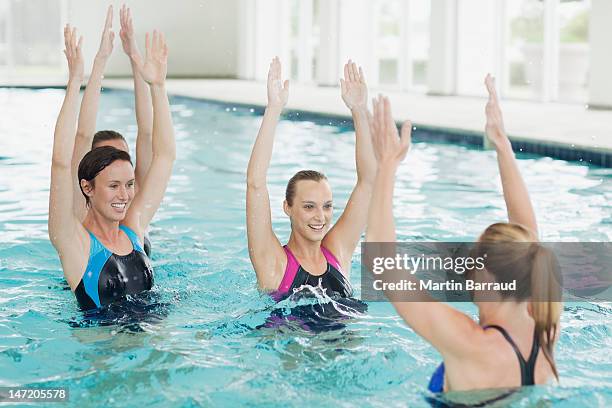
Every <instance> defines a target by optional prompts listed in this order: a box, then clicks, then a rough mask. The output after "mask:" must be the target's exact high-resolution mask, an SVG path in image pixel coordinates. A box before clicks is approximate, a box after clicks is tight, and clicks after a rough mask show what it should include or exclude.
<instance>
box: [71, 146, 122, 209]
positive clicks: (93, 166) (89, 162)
mask: <svg viewBox="0 0 612 408" xmlns="http://www.w3.org/2000/svg"><path fill="white" fill-rule="evenodd" d="M117 160H123V161H126V162H129V163H130V164H132V159H131V158H130V154H129V153H128V152H126V151H124V150H119V149H117V148H114V147H113V146H102V147H96V148H95V149H93V150H91V151H89V152H88V153H87V154H86V155H85V156H84V157H83V159H82V160H81V162H80V163H79V171H78V176H79V187H80V188H81V193H83V195H84V196H85V203H86V205H87V206H88V207H89V206H90V202H89V197H88V196H87V194H85V191H83V187H82V186H81V180H85V181H88V182H89V183H91V186H92V187H93V186H94V179H95V178H96V176H97V175H98V174H99V173H100V172H101V171H102V170H104V169H105V168H107V167H108V166H110V165H111V164H112V163H114V162H116V161H117Z"/></svg>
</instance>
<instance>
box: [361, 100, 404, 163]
mask: <svg viewBox="0 0 612 408" xmlns="http://www.w3.org/2000/svg"><path fill="white" fill-rule="evenodd" d="M372 104H373V109H374V113H373V117H372V120H371V122H370V132H371V134H372V147H373V148H374V155H375V156H376V160H377V161H378V166H379V167H380V166H381V165H383V164H391V165H394V166H397V165H398V164H399V163H400V162H401V161H402V160H404V158H405V157H406V153H408V150H409V149H410V137H411V135H412V123H411V122H410V121H409V120H407V121H406V122H404V124H403V125H402V137H401V138H400V137H399V135H398V133H397V126H396V124H395V121H394V120H393V115H392V114H391V104H390V103H389V99H388V98H386V97H382V96H380V95H379V96H378V99H374V100H373V101H372Z"/></svg>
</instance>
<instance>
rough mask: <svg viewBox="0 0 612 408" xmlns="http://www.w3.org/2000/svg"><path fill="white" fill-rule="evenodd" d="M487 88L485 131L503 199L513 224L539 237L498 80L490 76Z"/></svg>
mask: <svg viewBox="0 0 612 408" xmlns="http://www.w3.org/2000/svg"><path fill="white" fill-rule="evenodd" d="M485 85H486V87H487V91H488V92H489V100H488V101H487V106H486V109H485V112H486V116H487V124H486V126H485V132H486V134H487V138H488V139H489V140H490V141H491V143H492V144H493V146H495V150H496V152H497V163H498V165H499V174H500V175H501V181H502V188H503V190H504V200H505V201H506V207H507V209H508V219H509V221H510V222H514V223H517V224H522V225H524V226H526V227H527V228H530V229H531V230H532V231H533V232H534V233H535V234H536V235H537V234H538V225H537V222H536V217H535V212H534V211H533V206H532V205H531V200H530V199H529V193H528V192H527V186H526V185H525V182H524V181H523V177H522V176H521V172H520V170H519V168H518V165H517V163H516V159H515V157H514V152H513V151H512V145H511V144H510V140H509V139H508V136H507V135H506V131H505V130H504V121H503V116H502V112H501V109H500V106H499V99H498V97H497V91H496V90H495V78H493V77H492V76H491V75H487V77H486V78H485Z"/></svg>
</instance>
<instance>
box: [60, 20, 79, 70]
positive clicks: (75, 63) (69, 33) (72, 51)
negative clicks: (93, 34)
mask: <svg viewBox="0 0 612 408" xmlns="http://www.w3.org/2000/svg"><path fill="white" fill-rule="evenodd" d="M64 45H65V47H66V49H65V50H64V54H65V55H66V59H67V60H68V76H69V79H75V80H77V81H82V80H83V53H82V52H81V46H82V45H83V36H81V37H80V38H79V42H78V43H77V31H76V28H71V27H70V24H66V27H64Z"/></svg>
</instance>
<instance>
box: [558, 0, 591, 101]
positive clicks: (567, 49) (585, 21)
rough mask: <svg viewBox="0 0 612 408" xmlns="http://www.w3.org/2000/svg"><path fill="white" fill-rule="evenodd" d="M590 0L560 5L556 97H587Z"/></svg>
mask: <svg viewBox="0 0 612 408" xmlns="http://www.w3.org/2000/svg"><path fill="white" fill-rule="evenodd" d="M590 6H591V4H590V1H585V0H577V1H576V0H575V1H563V2H561V4H560V5H559V9H558V10H559V40H560V44H559V59H558V60H559V93H558V95H559V100H561V101H567V102H585V101H586V100H587V99H588V74H589V12H590V8H591V7H590Z"/></svg>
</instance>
